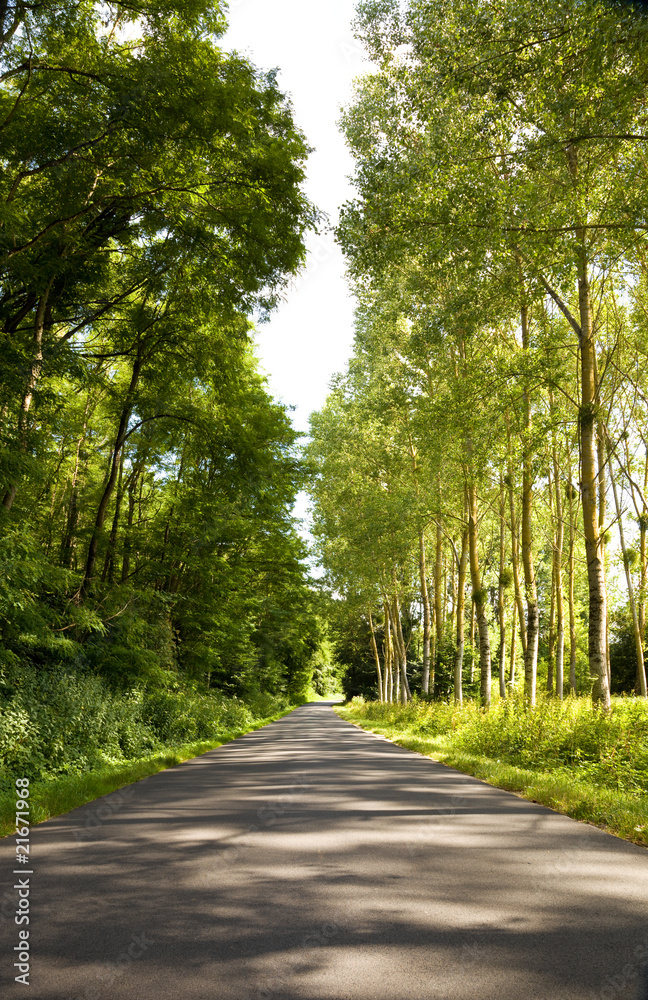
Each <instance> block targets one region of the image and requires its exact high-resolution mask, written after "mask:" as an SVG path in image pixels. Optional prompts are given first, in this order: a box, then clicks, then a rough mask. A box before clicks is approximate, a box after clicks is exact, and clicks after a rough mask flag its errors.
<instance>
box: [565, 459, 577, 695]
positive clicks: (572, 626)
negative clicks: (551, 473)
mask: <svg viewBox="0 0 648 1000" xmlns="http://www.w3.org/2000/svg"><path fill="white" fill-rule="evenodd" d="M568 490H569V560H568V564H567V565H568V577H567V580H568V586H567V599H568V604H569V690H570V691H571V693H572V694H573V695H575V694H577V685H576V609H575V607H574V578H575V570H576V567H575V546H576V525H575V523H574V487H573V486H572V482H571V477H570V480H569V483H568Z"/></svg>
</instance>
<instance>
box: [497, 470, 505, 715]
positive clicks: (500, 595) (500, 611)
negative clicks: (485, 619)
mask: <svg viewBox="0 0 648 1000" xmlns="http://www.w3.org/2000/svg"><path fill="white" fill-rule="evenodd" d="M505 515H506V498H505V496H504V481H503V480H502V479H500V507H499V520H500V539H499V542H500V545H499V587H498V590H497V617H498V621H499V657H498V659H499V690H500V698H506V614H505V607H504V593H505V587H504V572H505V569H506V520H505Z"/></svg>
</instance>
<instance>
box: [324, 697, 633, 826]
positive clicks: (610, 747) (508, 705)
mask: <svg viewBox="0 0 648 1000" xmlns="http://www.w3.org/2000/svg"><path fill="white" fill-rule="evenodd" d="M337 711H338V712H339V713H340V714H341V715H342V717H343V718H346V719H349V720H350V721H352V722H355V723H357V724H359V725H361V726H363V727H364V728H365V729H369V730H371V731H373V732H376V733H380V734H381V735H384V736H387V737H388V738H389V739H392V740H394V741H395V742H397V743H399V744H400V745H402V746H406V747H408V748H409V749H412V750H416V751H417V752H419V753H423V754H426V755H428V756H432V757H434V758H436V759H437V760H441V761H443V762H445V763H447V764H451V765H454V766H455V767H458V768H459V769H460V770H462V771H466V772H468V773H469V774H474V775H477V776H478V777H480V778H484V779H485V780H487V781H489V782H490V783H492V784H494V785H498V786H499V787H501V788H507V789H510V790H512V791H515V792H518V793H521V794H523V795H524V796H525V797H526V798H530V799H532V800H533V801H537V802H541V803H542V804H543V805H547V806H550V807H551V808H553V809H557V810H558V811H559V812H563V813H567V814H568V815H570V816H574V817H576V818H577V819H581V820H586V821H588V822H591V823H595V824H597V825H599V826H602V827H605V828H606V829H607V830H609V831H610V832H612V833H616V834H618V835H620V836H622V837H625V838H627V839H629V840H634V841H635V842H636V843H639V844H644V845H646V846H648V798H647V797H646V794H645V793H646V788H647V787H648V704H647V703H646V701H645V700H644V699H634V698H613V699H612V703H611V707H610V711H609V712H607V713H605V712H601V711H599V710H598V708H597V707H596V706H594V705H592V702H591V700H590V699H588V698H585V697H582V698H574V697H569V698H567V699H565V700H564V701H560V700H559V699H556V698H548V697H546V696H542V697H540V698H539V700H538V704H537V705H536V706H535V707H534V709H533V710H530V709H529V708H528V706H526V705H525V704H524V703H523V699H522V696H521V695H519V696H517V697H513V698H509V699H506V700H505V701H504V700H503V701H500V702H499V703H498V704H497V705H496V706H494V707H493V708H492V709H491V711H490V712H488V713H484V712H482V711H480V708H479V706H478V705H477V704H476V702H474V701H471V702H466V703H465V704H463V705H457V704H443V703H439V702H436V703H435V702H433V703H430V702H428V701H420V700H418V699H416V698H415V699H414V700H412V701H410V702H409V703H408V704H407V705H397V704H386V703H384V702H383V703H379V702H367V703H365V702H364V700H363V699H361V698H356V699H354V700H353V701H352V702H351V703H350V704H349V705H347V706H345V707H344V708H341V709H338V710H337Z"/></svg>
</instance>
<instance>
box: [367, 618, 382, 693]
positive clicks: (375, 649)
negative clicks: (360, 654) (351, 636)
mask: <svg viewBox="0 0 648 1000" xmlns="http://www.w3.org/2000/svg"><path fill="white" fill-rule="evenodd" d="M369 628H370V629H371V648H372V650H373V654H374V660H375V663H376V674H377V675H378V697H379V698H380V701H381V702H382V701H384V692H383V676H382V670H381V669H380V656H379V654H378V646H377V644H376V633H375V631H374V623H373V617H372V614H371V608H369Z"/></svg>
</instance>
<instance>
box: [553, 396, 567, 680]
mask: <svg viewBox="0 0 648 1000" xmlns="http://www.w3.org/2000/svg"><path fill="white" fill-rule="evenodd" d="M551 402H552V403H553V400H551ZM551 438H552V440H551V457H552V464H553V474H554V475H553V479H554V490H555V501H556V532H555V536H554V574H555V580H556V697H558V698H560V699H561V700H562V697H563V687H564V676H563V675H564V662H565V603H564V596H563V565H562V559H563V544H564V538H565V522H564V518H563V501H562V493H561V490H560V464H559V462H558V448H557V446H556V436H555V432H554V431H552V435H551Z"/></svg>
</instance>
